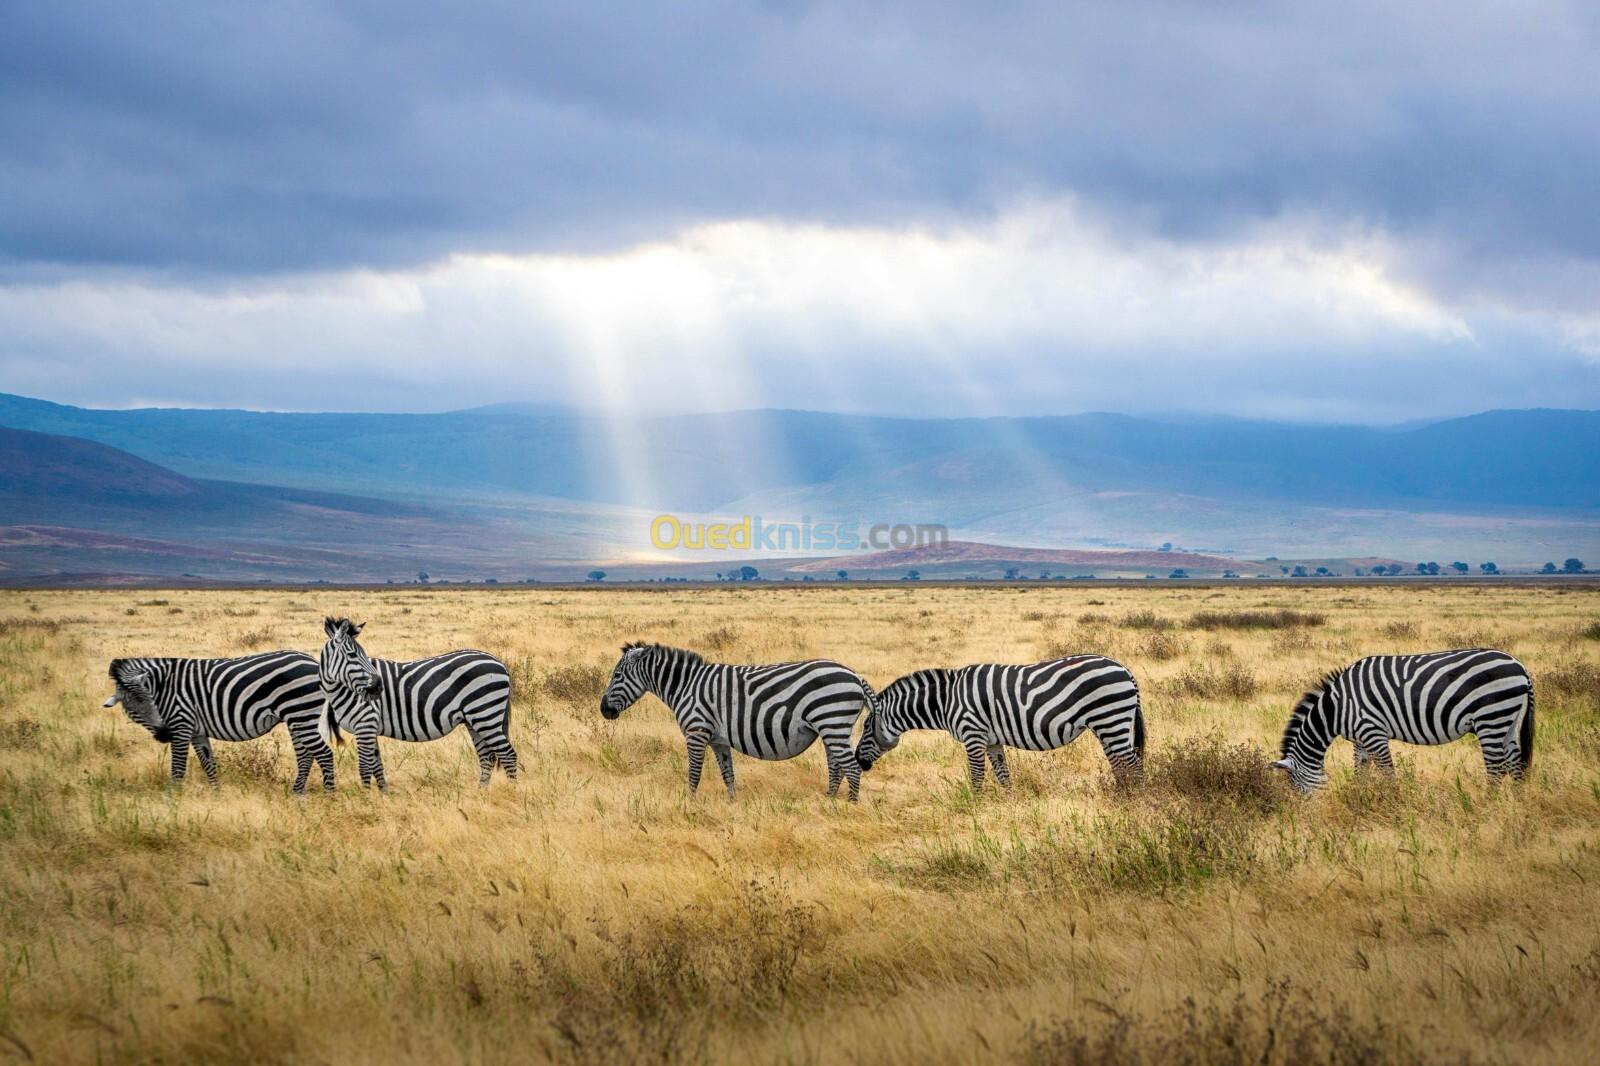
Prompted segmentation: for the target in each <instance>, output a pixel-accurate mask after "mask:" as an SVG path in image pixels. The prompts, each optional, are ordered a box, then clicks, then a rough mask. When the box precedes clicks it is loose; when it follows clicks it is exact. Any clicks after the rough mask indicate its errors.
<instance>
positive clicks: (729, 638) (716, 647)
mask: <svg viewBox="0 0 1600 1066" xmlns="http://www.w3.org/2000/svg"><path fill="white" fill-rule="evenodd" d="M738 643H739V631H738V630H737V629H735V628H733V627H732V626H718V627H717V628H716V629H711V630H707V631H706V632H705V634H703V635H702V636H701V637H700V645H701V647H706V648H710V649H711V650H712V651H727V650H728V649H729V648H731V647H733V646H734V645H736V644H738Z"/></svg>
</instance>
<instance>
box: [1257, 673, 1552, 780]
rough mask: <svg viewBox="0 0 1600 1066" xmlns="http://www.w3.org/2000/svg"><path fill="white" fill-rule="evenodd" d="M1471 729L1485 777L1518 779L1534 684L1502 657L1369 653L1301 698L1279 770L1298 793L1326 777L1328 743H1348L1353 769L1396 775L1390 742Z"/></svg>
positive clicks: (1528, 739)
mask: <svg viewBox="0 0 1600 1066" xmlns="http://www.w3.org/2000/svg"><path fill="white" fill-rule="evenodd" d="M1468 733H1476V734H1477V737H1478V744H1479V745H1480V746H1481V747H1482V749H1483V762H1484V766H1485V767H1486V768H1487V769H1488V771H1489V773H1490V775H1491V776H1496V777H1498V776H1500V775H1502V774H1510V775H1512V776H1513V777H1516V778H1519V779H1520V778H1521V777H1522V775H1523V774H1524V773H1526V772H1527V770H1528V767H1529V766H1531V765H1533V682H1532V680H1530V679H1529V677H1528V671H1527V668H1526V667H1524V666H1523V665H1522V664H1521V663H1519V662H1517V660H1515V659H1513V658H1512V657H1511V656H1509V655H1507V654H1506V653H1505V652H1503V651H1494V650H1492V649H1488V648H1471V649H1466V650H1462V651H1435V652H1428V653H1426V654H1423V655H1373V656H1370V657H1368V658H1365V659H1358V660H1356V661H1355V662H1353V663H1351V664H1350V665H1349V666H1346V667H1343V668H1342V669H1339V670H1335V671H1333V672H1332V673H1330V674H1329V675H1328V676H1327V677H1325V678H1323V679H1322V682H1321V683H1320V684H1319V685H1317V687H1316V688H1314V689H1312V690H1311V691H1310V692H1307V693H1306V694H1305V695H1304V696H1302V697H1301V699H1300V703H1299V704H1298V705H1297V706H1296V707H1295V709H1294V713H1293V714H1291V715H1290V716H1289V724H1288V725H1287V726H1286V727H1285V728H1284V731H1283V746H1282V748H1281V749H1280V752H1279V754H1280V755H1281V756H1282V758H1280V759H1279V760H1278V761H1277V762H1275V763H1273V764H1272V765H1273V768H1274V769H1278V770H1284V771H1286V772H1287V773H1288V775H1289V783H1290V784H1292V785H1293V786H1294V787H1295V789H1296V790H1297V791H1299V792H1302V793H1305V792H1310V791H1312V790H1313V789H1315V788H1317V787H1318V786H1319V785H1321V784H1322V783H1323V782H1324V781H1326V780H1327V774H1326V773H1325V772H1324V771H1323V769H1322V761H1323V757H1324V756H1325V755H1326V754H1327V751H1328V745H1330V744H1331V743H1333V739H1334V737H1346V738H1348V739H1349V740H1350V741H1351V742H1352V743H1354V744H1355V749H1356V751H1355V759H1356V769H1357V770H1361V769H1364V768H1365V767H1366V765H1367V764H1368V763H1371V764H1372V765H1374V766H1376V767H1377V768H1378V769H1379V770H1381V771H1383V772H1384V773H1386V774H1393V773H1394V760H1393V759H1392V758H1391V757H1390V755H1389V741H1391V740H1402V741H1405V742H1406V743H1407V744H1446V743H1449V742H1450V741H1452V740H1457V739H1459V738H1460V737H1462V736H1465V735H1466V734H1468Z"/></svg>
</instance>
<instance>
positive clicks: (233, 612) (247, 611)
mask: <svg viewBox="0 0 1600 1066" xmlns="http://www.w3.org/2000/svg"><path fill="white" fill-rule="evenodd" d="M260 613H261V612H260V611H258V610H256V609H255V608H254V607H224V608H223V609H222V616H223V617H224V618H254V617H255V616H256V615H258V614H260Z"/></svg>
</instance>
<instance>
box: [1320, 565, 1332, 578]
mask: <svg viewBox="0 0 1600 1066" xmlns="http://www.w3.org/2000/svg"><path fill="white" fill-rule="evenodd" d="M1317 576H1318V577H1332V576H1333V571H1332V570H1329V569H1328V568H1327V567H1326V566H1319V567H1317Z"/></svg>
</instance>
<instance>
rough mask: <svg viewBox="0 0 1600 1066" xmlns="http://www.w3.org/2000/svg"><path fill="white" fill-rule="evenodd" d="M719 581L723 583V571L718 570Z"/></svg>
mask: <svg viewBox="0 0 1600 1066" xmlns="http://www.w3.org/2000/svg"><path fill="white" fill-rule="evenodd" d="M717 580H718V581H721V580H722V571H721V570H718V571H717Z"/></svg>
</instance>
